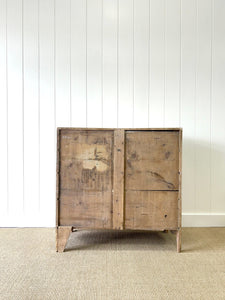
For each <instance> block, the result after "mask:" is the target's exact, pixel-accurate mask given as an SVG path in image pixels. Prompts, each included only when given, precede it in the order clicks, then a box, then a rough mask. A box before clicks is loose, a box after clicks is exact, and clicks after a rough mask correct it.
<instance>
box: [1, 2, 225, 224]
mask: <svg viewBox="0 0 225 300" xmlns="http://www.w3.org/2000/svg"><path fill="white" fill-rule="evenodd" d="M224 16H225V1H224V0H0V128H1V147H0V157H1V171H0V185H1V197H0V199H1V210H0V226H54V224H55V161H56V157H55V152H56V127H57V126H73V127H78V126H79V127H86V126H87V127H179V126H180V127H183V135H184V139H183V224H184V225H186V226H225V184H224V180H225V117H224V115H225V114H224V112H225V18H224Z"/></svg>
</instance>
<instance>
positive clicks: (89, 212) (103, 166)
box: [59, 129, 113, 228]
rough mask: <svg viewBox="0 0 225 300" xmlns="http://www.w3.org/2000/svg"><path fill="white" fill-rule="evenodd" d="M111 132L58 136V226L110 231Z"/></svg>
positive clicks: (65, 131) (91, 131) (90, 131)
mask: <svg viewBox="0 0 225 300" xmlns="http://www.w3.org/2000/svg"><path fill="white" fill-rule="evenodd" d="M112 150H113V130H111V131H110V130H105V131H103V130H99V131H98V130H68V129H62V130H61V132H60V154H59V157H60V159H59V225H73V226H74V227H87V228H88V227H90V228H112V178H113V174H112V171H113V157H112V153H113V151H112Z"/></svg>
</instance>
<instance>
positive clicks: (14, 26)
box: [7, 0, 23, 216]
mask: <svg viewBox="0 0 225 300" xmlns="http://www.w3.org/2000/svg"><path fill="white" fill-rule="evenodd" d="M7 50H8V179H9V181H8V185H9V190H8V195H9V204H8V205H9V213H10V215H12V216H16V215H18V214H21V213H22V211H23V126H22V124H23V120H22V84H23V83H22V2H21V1H15V0H10V1H9V0H8V1H7ZM15 145H16V151H15Z"/></svg>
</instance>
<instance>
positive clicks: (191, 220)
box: [182, 213, 225, 227]
mask: <svg viewBox="0 0 225 300" xmlns="http://www.w3.org/2000/svg"><path fill="white" fill-rule="evenodd" d="M182 227H225V213H183V214H182Z"/></svg>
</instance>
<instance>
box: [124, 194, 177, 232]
mask: <svg viewBox="0 0 225 300" xmlns="http://www.w3.org/2000/svg"><path fill="white" fill-rule="evenodd" d="M125 199H126V205H125V228H126V229H151V230H165V229H174V230H176V229H177V228H178V220H177V217H178V206H177V199H178V192H173V191H126V198H125Z"/></svg>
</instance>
